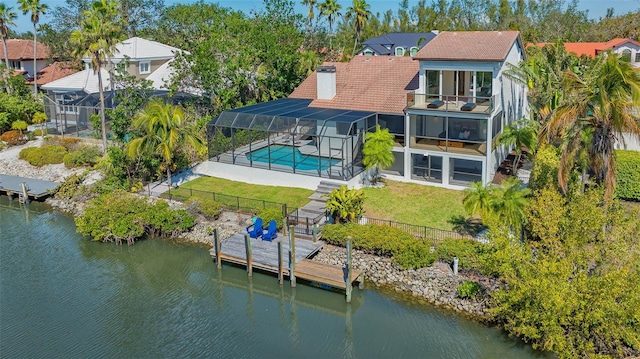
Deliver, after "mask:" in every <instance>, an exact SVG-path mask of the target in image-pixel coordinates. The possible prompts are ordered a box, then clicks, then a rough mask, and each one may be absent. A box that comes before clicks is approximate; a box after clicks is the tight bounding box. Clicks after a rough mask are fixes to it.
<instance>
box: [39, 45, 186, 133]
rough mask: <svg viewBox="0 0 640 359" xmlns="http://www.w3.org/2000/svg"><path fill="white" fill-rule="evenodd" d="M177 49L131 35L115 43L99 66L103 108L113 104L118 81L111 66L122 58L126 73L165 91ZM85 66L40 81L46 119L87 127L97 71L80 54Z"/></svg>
mask: <svg viewBox="0 0 640 359" xmlns="http://www.w3.org/2000/svg"><path fill="white" fill-rule="evenodd" d="M180 51H181V50H180V49H177V48H175V47H171V46H168V45H165V44H161V43H159V42H155V41H150V40H146V39H143V38H139V37H133V38H130V39H127V40H124V41H122V42H120V43H118V44H117V45H116V48H115V51H114V54H113V56H112V57H111V58H109V61H108V63H107V64H105V65H104V66H103V68H102V69H101V77H102V88H103V90H104V91H105V103H106V107H107V108H111V107H113V97H114V94H115V92H117V91H118V84H112V79H111V70H112V69H113V68H115V66H117V65H118V64H119V63H121V62H122V61H125V60H126V61H128V62H129V66H128V68H127V73H128V74H129V75H133V76H135V77H136V78H139V79H147V80H149V81H150V84H151V87H152V88H153V89H154V90H155V94H156V95H159V94H166V93H167V92H168V90H167V87H168V81H169V78H170V76H171V71H172V70H171V66H170V63H171V61H172V60H173V58H174V57H175V55H176V54H177V53H178V52H180ZM82 62H83V64H84V67H85V69H84V70H82V71H79V72H76V73H73V74H71V75H69V76H66V77H63V78H60V79H57V80H55V81H51V82H49V83H46V84H44V85H43V86H42V87H41V88H42V89H43V90H44V91H45V111H46V112H47V115H48V117H49V119H51V120H52V121H54V122H55V123H56V128H59V127H61V126H64V127H67V126H72V127H73V126H75V127H76V130H77V127H81V128H83V129H84V128H88V126H89V123H88V122H89V121H88V120H89V116H90V115H91V114H94V113H98V108H99V97H98V93H99V85H98V75H97V72H96V71H94V70H93V69H92V68H91V67H90V65H91V59H90V58H83V59H82Z"/></svg>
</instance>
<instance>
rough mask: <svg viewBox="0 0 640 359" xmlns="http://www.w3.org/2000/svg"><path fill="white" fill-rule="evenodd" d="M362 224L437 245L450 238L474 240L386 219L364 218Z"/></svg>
mask: <svg viewBox="0 0 640 359" xmlns="http://www.w3.org/2000/svg"><path fill="white" fill-rule="evenodd" d="M360 224H376V225H380V226H389V227H393V228H398V229H400V230H403V231H405V232H407V233H409V234H411V235H413V236H414V237H416V238H421V239H427V240H432V241H434V242H435V243H437V242H438V241H442V240H445V239H449V238H451V239H473V237H471V236H469V235H464V234H461V233H458V232H455V231H449V230H446V229H440V228H433V227H427V226H419V225H415V224H409V223H402V222H395V221H389V220H386V219H377V218H369V217H362V218H361V219H360ZM435 243H434V244H435Z"/></svg>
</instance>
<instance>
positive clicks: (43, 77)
mask: <svg viewBox="0 0 640 359" xmlns="http://www.w3.org/2000/svg"><path fill="white" fill-rule="evenodd" d="M76 72H78V70H77V69H75V68H73V63H72V62H54V63H52V64H51V65H49V66H47V67H45V68H43V69H42V70H40V71H38V86H42V85H44V84H48V83H50V82H53V81H55V80H59V79H61V78H63V77H66V76H69V75H71V74H74V73H76ZM27 83H28V84H30V85H32V84H33V78H30V79H29V80H27Z"/></svg>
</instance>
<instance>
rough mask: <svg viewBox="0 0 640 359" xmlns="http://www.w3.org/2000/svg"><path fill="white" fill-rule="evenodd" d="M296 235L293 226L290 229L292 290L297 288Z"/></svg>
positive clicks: (290, 276)
mask: <svg viewBox="0 0 640 359" xmlns="http://www.w3.org/2000/svg"><path fill="white" fill-rule="evenodd" d="M295 270H296V235H295V233H294V231H293V226H291V228H289V279H290V280H291V288H295V287H296V274H295Z"/></svg>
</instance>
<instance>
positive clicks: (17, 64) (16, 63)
mask: <svg viewBox="0 0 640 359" xmlns="http://www.w3.org/2000/svg"><path fill="white" fill-rule="evenodd" d="M9 66H10V67H11V68H12V69H14V70H20V69H21V68H22V66H21V65H20V61H9Z"/></svg>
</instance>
